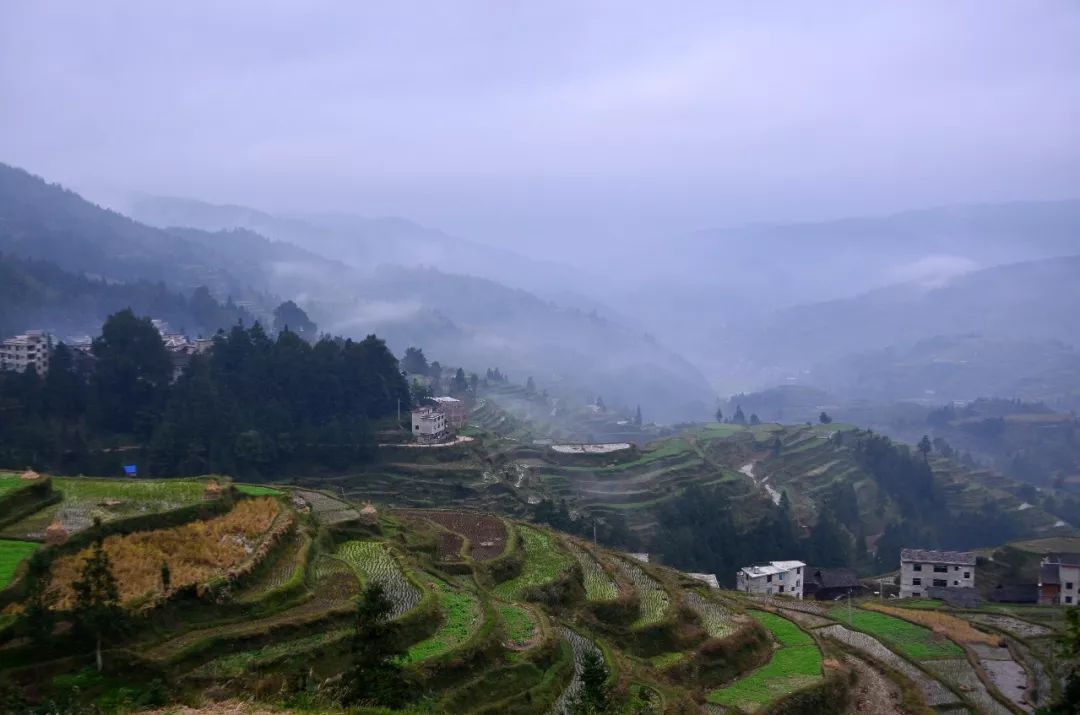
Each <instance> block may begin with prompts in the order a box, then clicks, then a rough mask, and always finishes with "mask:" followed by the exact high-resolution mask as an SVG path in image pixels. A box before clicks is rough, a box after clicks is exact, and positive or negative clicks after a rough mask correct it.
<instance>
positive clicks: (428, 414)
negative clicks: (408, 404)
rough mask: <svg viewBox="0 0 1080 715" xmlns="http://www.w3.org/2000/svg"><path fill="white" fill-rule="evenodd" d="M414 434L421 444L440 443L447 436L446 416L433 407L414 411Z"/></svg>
mask: <svg viewBox="0 0 1080 715" xmlns="http://www.w3.org/2000/svg"><path fill="white" fill-rule="evenodd" d="M412 433H413V437H415V438H416V439H417V440H418V441H420V442H438V441H439V440H441V439H443V438H444V437H445V436H446V415H445V414H443V413H442V412H440V411H439V410H436V409H432V408H431V407H421V408H420V409H418V410H413V412H412Z"/></svg>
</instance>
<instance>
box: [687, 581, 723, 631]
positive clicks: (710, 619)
mask: <svg viewBox="0 0 1080 715" xmlns="http://www.w3.org/2000/svg"><path fill="white" fill-rule="evenodd" d="M686 603H687V605H688V606H690V608H691V609H693V611H694V612H695V613H697V614H698V617H699V618H701V625H703V626H704V627H705V632H706V633H708V634H709V636H710V637H711V638H723V637H724V636H726V635H728V634H730V633H731V632H732V631H733V630H735V624H734V623H733V622H732V620H731V611H729V610H728V609H726V608H724V607H723V606H721V605H720V604H719V603H716V602H715V601H711V600H709V599H707V598H705V597H704V596H702V595H701V594H699V593H695V592H694V591H689V592H688V593H687V594H686Z"/></svg>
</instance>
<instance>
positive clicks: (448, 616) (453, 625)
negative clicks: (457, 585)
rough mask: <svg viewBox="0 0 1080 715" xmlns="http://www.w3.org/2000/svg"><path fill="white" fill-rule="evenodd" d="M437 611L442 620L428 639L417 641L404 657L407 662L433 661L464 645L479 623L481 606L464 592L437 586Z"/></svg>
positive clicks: (445, 586)
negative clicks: (440, 614)
mask: <svg viewBox="0 0 1080 715" xmlns="http://www.w3.org/2000/svg"><path fill="white" fill-rule="evenodd" d="M438 587H439V608H440V609H441V610H442V613H443V617H444V619H445V620H444V621H443V624H442V625H441V626H440V627H439V630H438V631H436V632H435V635H433V636H432V637H431V638H428V639H427V640H424V641H420V642H419V643H417V644H416V645H414V646H412V647H411V648H409V651H408V653H406V654H405V662H406V663H415V662H417V661H420V660H426V659H428V658H433V657H435V656H437V655H441V654H443V653H445V652H447V651H450V650H453V649H454V648H456V647H458V646H459V645H461V644H462V643H464V642H465V641H466V640H467V639H468V638H469V636H470V635H471V634H472V633H473V631H475V630H476V627H477V626H478V625H479V623H480V603H479V601H477V600H476V597H475V596H473V595H472V594H471V593H468V592H466V591H455V590H454V589H452V588H450V586H448V585H447V584H445V583H441V582H440V583H439V584H438Z"/></svg>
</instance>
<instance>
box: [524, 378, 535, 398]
mask: <svg viewBox="0 0 1080 715" xmlns="http://www.w3.org/2000/svg"><path fill="white" fill-rule="evenodd" d="M525 391H526V392H528V393H529V394H532V393H534V392H536V383H535V382H533V379H532V377H529V379H527V380H526V381H525Z"/></svg>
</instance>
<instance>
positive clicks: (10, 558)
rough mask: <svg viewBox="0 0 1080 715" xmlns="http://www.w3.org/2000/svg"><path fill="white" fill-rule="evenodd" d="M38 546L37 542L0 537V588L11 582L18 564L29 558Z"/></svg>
mask: <svg viewBox="0 0 1080 715" xmlns="http://www.w3.org/2000/svg"><path fill="white" fill-rule="evenodd" d="M38 546H39V544H35V543H33V542H29V541H11V540H9V539H0V588H5V587H6V586H7V585H8V584H9V583H11V579H12V578H14V576H15V570H16V569H17V568H19V564H21V563H22V562H23V561H24V560H26V559H27V558H29V556H30V554H32V553H34V551H36V550H37V548H38Z"/></svg>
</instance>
